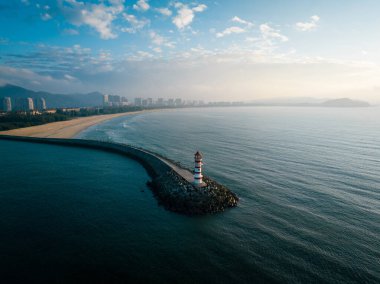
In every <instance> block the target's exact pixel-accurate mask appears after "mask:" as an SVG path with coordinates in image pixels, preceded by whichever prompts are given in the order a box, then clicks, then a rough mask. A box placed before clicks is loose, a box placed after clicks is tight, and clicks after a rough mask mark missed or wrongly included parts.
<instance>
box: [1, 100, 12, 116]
mask: <svg viewBox="0 0 380 284" xmlns="http://www.w3.org/2000/svg"><path fill="white" fill-rule="evenodd" d="M2 110H3V111H7V112H8V111H12V101H11V98H10V97H5V98H3V99H2Z"/></svg>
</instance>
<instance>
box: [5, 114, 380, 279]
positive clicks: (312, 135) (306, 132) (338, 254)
mask: <svg viewBox="0 0 380 284" xmlns="http://www.w3.org/2000/svg"><path fill="white" fill-rule="evenodd" d="M379 121H380V110H379V109H378V108H358V109H338V108H285V107H283V108H281V107H247V108H204V109H183V110H173V111H160V112H152V113H144V114H139V115H134V116H128V117H123V118H117V119H114V120H112V121H108V122H106V123H103V124H101V125H96V126H93V127H91V128H89V129H87V130H86V131H84V132H82V133H81V134H80V135H78V138H86V139H100V140H108V141H116V142H123V143H129V144H134V145H138V146H141V147H144V148H147V149H149V150H152V151H155V152H158V153H160V154H162V155H164V156H167V157H169V158H171V159H173V160H176V161H179V162H181V163H182V164H183V165H184V166H186V167H189V168H190V167H192V165H193V164H192V161H193V154H194V152H195V151H196V150H201V151H202V152H203V154H204V164H205V165H204V172H205V174H207V175H209V176H211V177H213V178H214V179H216V180H217V181H219V182H221V183H223V184H225V185H226V186H228V187H229V188H230V189H232V190H233V191H234V192H235V193H237V194H238V196H239V197H240V203H239V206H238V207H237V208H233V209H230V210H227V211H225V212H223V213H221V214H216V215H209V216H203V217H186V216H182V215H178V214H176V213H172V212H168V211H166V210H165V209H164V208H163V207H162V206H160V205H159V204H158V203H157V201H156V200H155V198H154V197H153V195H152V194H151V192H150V191H149V189H148V188H147V187H146V185H145V184H146V181H147V180H148V179H149V177H148V176H147V174H146V173H145V171H144V169H143V168H142V167H141V166H140V165H139V164H137V163H136V162H134V161H131V160H128V159H126V158H125V157H122V156H118V155H116V154H110V153H105V152H101V151H95V150H88V149H76V148H69V147H62V146H53V145H38V144H28V143H22V142H10V141H0V157H1V163H2V170H1V173H0V214H1V215H0V216H1V217H2V218H1V219H0V275H2V276H4V275H5V276H6V278H7V279H13V280H15V279H16V280H20V279H23V277H25V275H27V276H28V277H29V278H27V279H30V280H31V281H33V280H36V279H37V280H41V281H45V282H49V283H51V282H65V281H66V282H68V281H71V282H73V281H82V282H83V281H91V282H108V283H123V282H127V281H130V282H135V283H136V282H151V283H171V282H173V283H255V282H266V283H269V282H278V283H310V282H312V283H378V282H380V176H379V172H380V123H379ZM12 277H13V278H12ZM62 279H63V281H62Z"/></svg>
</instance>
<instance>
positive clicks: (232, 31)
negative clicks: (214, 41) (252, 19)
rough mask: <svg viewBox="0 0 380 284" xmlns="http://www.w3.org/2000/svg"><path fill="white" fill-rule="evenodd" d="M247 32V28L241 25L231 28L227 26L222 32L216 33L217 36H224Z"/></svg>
mask: <svg viewBox="0 0 380 284" xmlns="http://www.w3.org/2000/svg"><path fill="white" fill-rule="evenodd" d="M244 32H245V29H243V28H241V27H229V28H226V29H225V30H224V31H222V32H220V33H217V34H216V37H219V38H220V37H224V36H227V35H231V34H241V33H244Z"/></svg>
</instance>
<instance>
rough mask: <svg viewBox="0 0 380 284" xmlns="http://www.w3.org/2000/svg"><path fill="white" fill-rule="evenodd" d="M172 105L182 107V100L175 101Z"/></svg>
mask: <svg viewBox="0 0 380 284" xmlns="http://www.w3.org/2000/svg"><path fill="white" fill-rule="evenodd" d="M174 104H175V105H176V106H180V105H182V100H181V99H175V101H174Z"/></svg>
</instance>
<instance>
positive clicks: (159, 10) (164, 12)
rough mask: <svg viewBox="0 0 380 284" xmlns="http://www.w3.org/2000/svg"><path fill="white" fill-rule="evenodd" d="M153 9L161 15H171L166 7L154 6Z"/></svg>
mask: <svg viewBox="0 0 380 284" xmlns="http://www.w3.org/2000/svg"><path fill="white" fill-rule="evenodd" d="M155 10H156V11H157V12H158V13H160V14H161V15H164V16H167V17H169V16H171V15H172V11H170V10H169V9H168V8H156V9H155Z"/></svg>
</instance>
